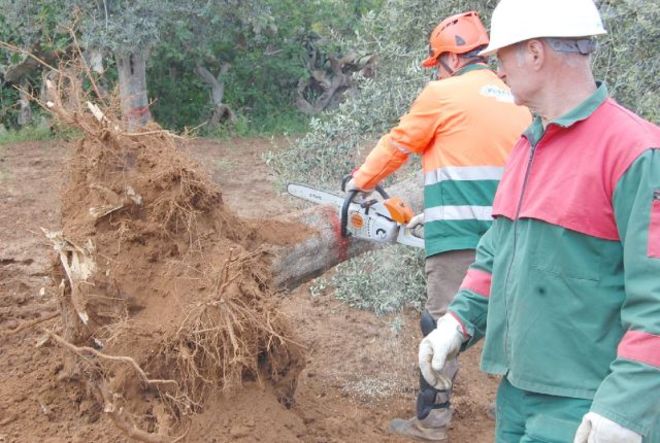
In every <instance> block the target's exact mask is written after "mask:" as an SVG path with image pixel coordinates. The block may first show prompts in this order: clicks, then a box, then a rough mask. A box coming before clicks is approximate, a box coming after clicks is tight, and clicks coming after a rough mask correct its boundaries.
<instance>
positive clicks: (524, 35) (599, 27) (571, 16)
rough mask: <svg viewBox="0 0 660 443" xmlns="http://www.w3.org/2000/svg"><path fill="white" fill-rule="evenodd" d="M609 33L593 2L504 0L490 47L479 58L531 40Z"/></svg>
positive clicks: (495, 15)
mask: <svg viewBox="0 0 660 443" xmlns="http://www.w3.org/2000/svg"><path fill="white" fill-rule="evenodd" d="M606 32H607V31H605V28H603V22H602V20H601V19H600V14H599V13H598V9H597V8H596V5H595V4H594V1H593V0H501V1H500V2H499V3H498V5H497V6H496V7H495V10H494V11H493V17H492V19H491V26H490V44H489V45H488V47H487V48H486V49H484V50H483V51H481V53H479V55H482V56H483V55H491V54H493V53H495V51H497V50H498V49H501V48H504V47H505V46H509V45H513V44H514V43H518V42H522V41H525V40H529V39H531V38H540V37H587V36H592V35H600V34H605V33H606Z"/></svg>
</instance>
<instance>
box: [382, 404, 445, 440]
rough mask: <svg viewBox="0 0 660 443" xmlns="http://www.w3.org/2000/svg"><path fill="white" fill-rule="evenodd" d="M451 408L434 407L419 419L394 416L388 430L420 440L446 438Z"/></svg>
mask: <svg viewBox="0 0 660 443" xmlns="http://www.w3.org/2000/svg"><path fill="white" fill-rule="evenodd" d="M452 412H453V411H452V409H451V408H442V409H434V410H432V411H431V412H430V413H429V415H428V416H427V417H426V418H424V419H422V420H419V419H418V418H417V417H412V418H410V419H408V420H405V419H402V418H395V419H394V420H392V421H391V422H390V432H392V433H393V434H399V435H402V436H404V437H409V438H413V439H415V440H421V441H444V440H447V431H448V430H449V422H450V421H451V416H452Z"/></svg>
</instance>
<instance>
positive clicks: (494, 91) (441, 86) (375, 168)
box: [355, 64, 531, 256]
mask: <svg viewBox="0 0 660 443" xmlns="http://www.w3.org/2000/svg"><path fill="white" fill-rule="evenodd" d="M530 121H531V116H530V114H529V111H528V110H527V109H526V108H523V107H520V106H516V105H514V104H513V100H512V96H511V93H510V91H509V89H508V87H507V86H506V85H505V84H504V83H503V82H502V81H501V80H500V79H499V78H498V77H497V76H496V75H495V74H494V73H493V72H492V71H491V70H490V69H488V68H487V67H486V66H485V65H481V64H477V65H470V66H468V67H466V68H464V69H463V71H461V72H460V73H459V74H458V75H456V76H454V77H451V78H448V79H444V80H439V81H433V82H430V83H429V84H428V85H427V86H426V88H424V90H423V91H422V92H421V93H420V95H419V97H417V99H416V100H415V102H414V103H413V104H412V106H411V108H410V111H409V112H408V114H406V115H404V116H403V117H402V118H401V120H400V122H399V125H398V126H397V127H395V128H394V129H392V130H391V131H390V132H389V133H388V134H386V135H385V136H383V137H382V138H381V139H380V141H379V142H378V144H377V145H376V147H375V148H374V150H373V151H372V152H371V153H370V154H369V156H368V157H367V159H366V160H365V162H364V164H363V165H362V166H361V167H360V168H359V169H358V171H357V172H356V173H355V181H356V184H357V185H358V186H360V187H362V188H367V189H368V188H372V187H373V186H375V185H376V184H377V183H379V182H380V181H381V180H383V179H384V178H385V177H387V176H388V175H390V174H391V173H392V172H394V171H395V170H396V169H398V168H399V167H400V166H401V165H402V164H403V163H404V162H405V161H406V160H407V159H408V155H409V154H410V153H416V154H420V155H421V156H422V166H423V169H424V174H425V183H424V206H425V211H424V213H425V224H424V236H425V239H426V254H427V256H431V255H435V254H438V253H440V252H444V251H449V250H455V249H474V248H475V247H476V245H477V242H478V241H479V237H480V236H481V235H482V234H483V233H484V232H486V230H487V229H488V227H489V226H490V223H491V221H492V218H491V204H492V201H493V196H494V195H495V189H496V188H497V184H498V182H499V179H500V177H501V175H502V170H503V167H504V163H505V161H506V157H507V156H508V154H509V152H510V151H511V148H512V147H513V145H514V144H515V141H516V140H517V139H518V137H519V136H520V134H521V132H522V131H523V130H524V128H525V127H526V126H527V125H529V122H530Z"/></svg>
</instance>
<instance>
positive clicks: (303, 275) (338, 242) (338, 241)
mask: <svg viewBox="0 0 660 443" xmlns="http://www.w3.org/2000/svg"><path fill="white" fill-rule="evenodd" d="M422 188H423V185H422V175H421V173H420V174H417V175H416V176H415V177H413V178H411V179H407V180H404V181H402V182H400V183H397V184H396V185H394V186H392V187H390V188H389V189H388V192H389V194H390V195H392V196H394V195H396V196H399V197H401V198H402V199H403V200H404V201H406V202H407V203H408V204H409V205H410V206H411V207H412V208H413V210H414V211H415V213H417V212H419V211H421V210H422V207H423V203H422ZM283 221H288V222H293V223H300V224H304V225H307V226H309V227H310V228H312V229H314V230H315V231H317V233H316V234H315V235H312V236H310V237H308V238H307V239H305V240H304V241H303V242H301V243H298V244H296V245H293V246H278V247H275V248H274V249H273V250H272V252H273V255H274V258H273V262H272V265H271V269H272V272H273V275H274V276H275V277H274V278H275V284H276V285H277V286H278V287H280V288H283V289H292V288H294V287H296V286H298V285H300V284H301V283H303V282H305V281H306V280H309V279H311V278H314V277H316V276H318V275H320V274H322V273H323V272H325V271H327V270H328V269H330V268H332V267H333V266H335V265H337V264H339V263H341V262H343V261H345V260H348V259H349V258H351V257H355V256H357V255H359V254H362V253H364V252H367V251H370V250H373V249H376V248H378V247H381V246H382V243H375V242H367V241H364V240H356V239H353V238H343V237H342V236H341V230H340V219H339V210H338V208H336V207H334V206H332V205H319V206H315V207H312V208H310V209H307V210H305V211H302V212H298V213H296V214H293V215H292V216H289V217H286V218H284V219H283Z"/></svg>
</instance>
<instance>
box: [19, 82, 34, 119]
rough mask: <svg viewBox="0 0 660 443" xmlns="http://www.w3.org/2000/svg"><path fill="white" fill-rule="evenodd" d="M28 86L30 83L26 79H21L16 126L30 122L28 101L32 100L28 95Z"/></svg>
mask: <svg viewBox="0 0 660 443" xmlns="http://www.w3.org/2000/svg"><path fill="white" fill-rule="evenodd" d="M29 87H30V84H29V83H28V81H27V80H23V81H22V82H21V90H20V92H19V99H18V106H19V111H18V119H17V123H18V126H27V125H29V124H30V123H32V108H31V107H30V101H31V100H32V97H30V93H29V92H28V88H29Z"/></svg>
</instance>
